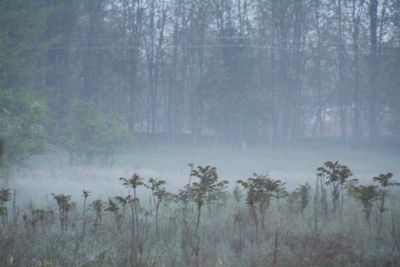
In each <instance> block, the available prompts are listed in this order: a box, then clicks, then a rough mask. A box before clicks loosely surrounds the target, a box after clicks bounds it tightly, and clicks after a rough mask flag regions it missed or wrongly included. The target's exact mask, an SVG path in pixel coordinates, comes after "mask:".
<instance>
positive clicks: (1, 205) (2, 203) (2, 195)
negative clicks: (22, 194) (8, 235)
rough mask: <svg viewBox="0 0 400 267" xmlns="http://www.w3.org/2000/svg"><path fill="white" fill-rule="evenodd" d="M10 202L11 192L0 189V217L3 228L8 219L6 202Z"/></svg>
mask: <svg viewBox="0 0 400 267" xmlns="http://www.w3.org/2000/svg"><path fill="white" fill-rule="evenodd" d="M10 200H11V192H10V189H6V188H0V217H1V218H2V221H3V226H5V225H6V223H7V218H8V209H7V206H6V204H7V202H8V201H10Z"/></svg>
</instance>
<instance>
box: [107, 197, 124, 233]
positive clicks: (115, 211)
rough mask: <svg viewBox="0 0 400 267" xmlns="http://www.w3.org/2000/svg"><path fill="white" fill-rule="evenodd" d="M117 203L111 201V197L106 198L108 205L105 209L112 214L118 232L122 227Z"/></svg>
mask: <svg viewBox="0 0 400 267" xmlns="http://www.w3.org/2000/svg"><path fill="white" fill-rule="evenodd" d="M119 210H120V209H119V207H118V204H117V203H116V202H115V201H113V200H112V199H111V198H109V199H108V206H107V208H106V209H105V211H109V212H111V213H112V214H113V215H114V220H115V224H116V226H117V230H118V231H119V232H120V231H121V228H122V221H121V219H122V215H121V213H120V212H119Z"/></svg>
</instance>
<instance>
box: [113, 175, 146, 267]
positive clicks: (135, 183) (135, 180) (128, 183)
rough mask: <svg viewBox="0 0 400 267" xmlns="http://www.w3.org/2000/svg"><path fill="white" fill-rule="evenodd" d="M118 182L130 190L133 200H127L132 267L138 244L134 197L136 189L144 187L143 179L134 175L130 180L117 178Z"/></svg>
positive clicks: (137, 217) (136, 203)
mask: <svg viewBox="0 0 400 267" xmlns="http://www.w3.org/2000/svg"><path fill="white" fill-rule="evenodd" d="M119 179H120V181H122V184H123V185H124V186H125V187H127V188H132V191H133V198H131V199H130V200H129V204H130V205H129V206H130V209H131V217H132V227H131V234H132V238H131V242H132V244H131V247H132V249H131V251H130V252H131V254H130V262H131V264H132V265H133V266H135V265H136V264H137V254H138V252H137V251H138V250H137V247H138V246H137V245H138V243H139V204H140V203H139V199H138V198H137V195H136V189H137V188H138V187H139V186H142V185H144V183H143V178H142V177H140V175H139V174H137V173H134V174H133V175H132V176H131V178H129V179H128V178H124V177H121V178H119Z"/></svg>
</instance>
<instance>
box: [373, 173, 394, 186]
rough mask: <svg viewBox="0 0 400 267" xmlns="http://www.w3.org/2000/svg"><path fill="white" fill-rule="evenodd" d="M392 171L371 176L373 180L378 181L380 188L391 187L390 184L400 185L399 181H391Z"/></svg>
mask: <svg viewBox="0 0 400 267" xmlns="http://www.w3.org/2000/svg"><path fill="white" fill-rule="evenodd" d="M392 178H393V173H391V172H388V173H385V174H380V175H378V176H375V177H373V178H372V179H373V180H374V182H377V183H379V185H380V186H381V187H382V188H387V187H392V186H400V183H399V182H393V181H392Z"/></svg>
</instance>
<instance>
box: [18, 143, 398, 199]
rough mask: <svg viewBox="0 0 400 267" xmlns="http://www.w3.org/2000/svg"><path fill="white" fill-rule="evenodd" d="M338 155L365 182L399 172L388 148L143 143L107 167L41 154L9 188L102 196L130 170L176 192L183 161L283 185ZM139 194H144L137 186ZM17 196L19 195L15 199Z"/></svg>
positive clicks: (119, 189) (39, 195) (183, 179)
mask: <svg viewBox="0 0 400 267" xmlns="http://www.w3.org/2000/svg"><path fill="white" fill-rule="evenodd" d="M328 160H332V161H335V160H338V161H340V162H341V163H342V164H347V165H348V166H349V167H350V169H351V170H352V171H353V174H354V176H355V177H356V178H358V179H360V180H361V181H362V182H368V181H370V180H371V178H372V177H373V176H375V175H377V174H379V173H383V172H389V171H390V172H393V173H394V175H395V179H397V178H398V176H397V175H398V174H399V173H400V158H399V157H398V155H396V154H395V153H392V152H382V151H375V152H373V151H350V150H345V149H326V150H319V151H311V150H308V151H306V150H289V149H281V150H266V149H264V148H263V149H261V148H252V149H247V150H246V151H241V150H239V149H234V148H227V147H196V148H193V147H179V146H178V147H173V146H161V147H148V148H135V149H133V150H132V153H129V154H123V155H120V156H118V157H117V158H116V159H115V163H114V164H113V165H112V166H106V165H104V164H101V163H94V164H93V165H90V166H82V165H72V166H71V165H69V164H68V157H67V155H66V154H64V153H62V152H55V153H51V154H46V155H42V156H40V157H37V158H35V159H33V160H31V161H30V162H29V164H28V165H27V166H26V167H24V168H20V169H19V170H18V171H17V172H16V174H15V177H14V178H13V181H12V187H13V188H15V189H16V190H17V193H18V195H19V197H20V198H23V199H24V200H25V202H26V201H29V200H31V199H32V200H34V202H37V201H53V200H52V198H51V193H57V194H61V193H62V194H69V195H72V196H73V197H74V198H77V197H80V195H81V192H82V189H85V190H89V191H91V192H92V196H93V197H102V198H106V197H108V196H115V195H120V194H126V193H127V190H126V189H125V188H124V187H123V186H122V185H121V182H120V181H119V180H118V178H119V177H128V176H130V175H132V174H133V173H134V172H137V173H139V174H140V175H142V176H143V177H144V178H145V179H146V180H147V178H148V177H154V178H161V179H165V180H166V181H167V188H168V190H170V191H173V192H176V191H177V190H179V188H181V187H182V186H184V185H185V184H186V183H187V181H188V177H189V171H190V168H189V167H188V163H191V162H192V163H194V164H195V165H213V166H216V167H217V170H218V173H219V175H220V178H221V179H226V180H228V181H230V186H231V187H232V186H233V185H234V184H235V182H236V180H237V179H245V178H248V177H250V176H251V175H252V174H253V173H259V174H261V173H262V174H268V175H269V176H270V177H272V178H275V179H281V180H283V181H284V182H286V184H287V188H288V189H292V188H294V187H296V186H297V185H299V184H301V183H304V182H306V181H308V182H310V183H313V182H314V179H315V170H316V168H317V167H319V166H321V165H322V164H323V162H325V161H328ZM139 194H146V192H144V191H143V190H142V192H140V191H139ZM21 196H22V197H21ZM20 200H21V199H20Z"/></svg>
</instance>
